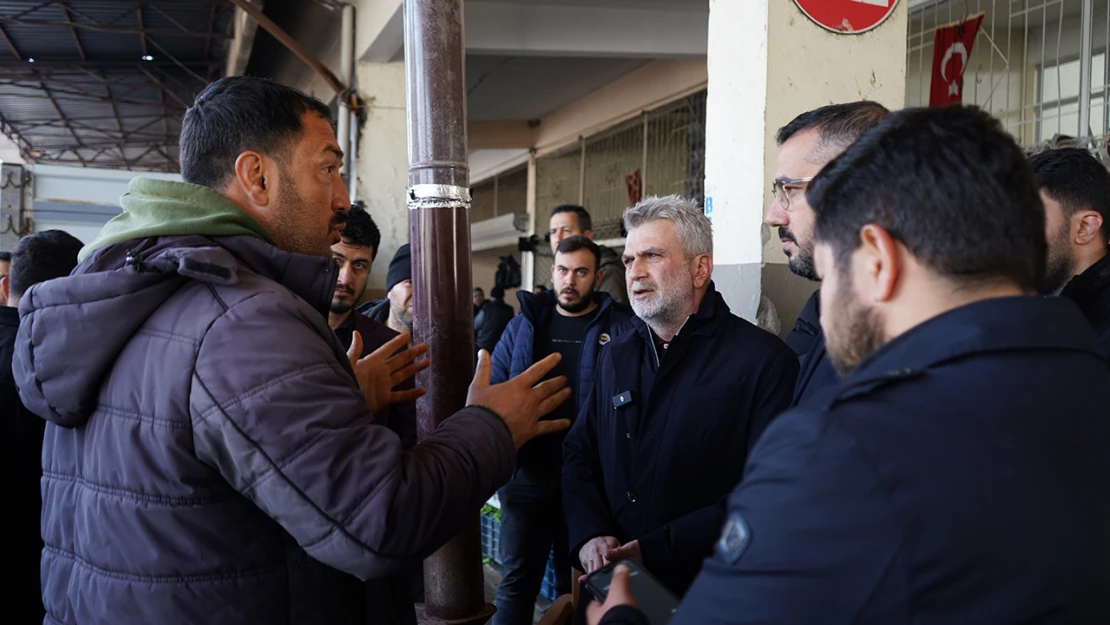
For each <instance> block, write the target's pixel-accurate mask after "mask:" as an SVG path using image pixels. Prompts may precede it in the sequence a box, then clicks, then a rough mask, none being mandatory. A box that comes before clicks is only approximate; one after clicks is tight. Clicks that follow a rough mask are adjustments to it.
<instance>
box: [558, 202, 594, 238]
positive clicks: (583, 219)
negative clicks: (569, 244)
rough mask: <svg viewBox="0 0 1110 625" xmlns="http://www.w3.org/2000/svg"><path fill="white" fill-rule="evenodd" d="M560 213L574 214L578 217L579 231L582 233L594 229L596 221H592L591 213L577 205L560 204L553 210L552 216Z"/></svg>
mask: <svg viewBox="0 0 1110 625" xmlns="http://www.w3.org/2000/svg"><path fill="white" fill-rule="evenodd" d="M559 213H574V214H575V215H577V216H578V229H579V230H581V231H582V232H585V231H587V230H593V229H594V220H593V219H590V212H589V211H587V210H586V209H584V208H582V207H581V206H579V205H577V204H560V205H558V206H556V207H555V208H553V209H551V216H552V217H554V216H555V215H558V214H559Z"/></svg>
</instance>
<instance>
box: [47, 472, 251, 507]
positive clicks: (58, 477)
mask: <svg viewBox="0 0 1110 625" xmlns="http://www.w3.org/2000/svg"><path fill="white" fill-rule="evenodd" d="M42 477H43V479H45V480H52V481H55V482H69V483H71V484H74V485H76V486H78V487H81V488H85V489H88V490H91V491H93V492H95V493H98V494H101V495H107V496H113V497H118V498H120V499H128V500H131V501H134V502H136V503H153V504H160V505H164V506H166V507H169V508H191V507H198V506H209V505H214V504H220V503H226V502H228V501H233V500H234V498H235V496H234V494H233V493H232V492H228V493H226V494H225V495H221V496H217V497H207V498H196V499H191V498H188V497H165V496H160V495H152V494H150V493H144V492H140V491H135V490H130V489H126V488H119V487H116V486H107V485H104V484H97V483H96V482H91V481H89V480H86V479H84V478H82V477H81V476H78V475H70V474H68V473H57V472H55V471H48V470H46V469H43V472H42Z"/></svg>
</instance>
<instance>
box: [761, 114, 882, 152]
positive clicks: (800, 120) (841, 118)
mask: <svg viewBox="0 0 1110 625" xmlns="http://www.w3.org/2000/svg"><path fill="white" fill-rule="evenodd" d="M889 113H890V111H888V110H887V108H886V107H885V106H883V105H882V104H879V103H878V102H872V101H870V100H860V101H859V102H848V103H845V104H829V105H828V106H822V107H821V108H816V109H813V110H812V111H807V112H805V113H802V114H801V115H799V116H797V117H795V118H794V120H793V121H791V122H790V123H789V124H787V125H785V126H783V127H782V128H779V132H778V134H777V135H776V136H775V140H776V141H778V144H779V145H782V144H784V143H786V142H787V141H789V140H790V137H793V136H794V135H796V134H798V133H799V132H802V131H805V130H809V129H811V128H817V129H819V131H820V136H821V140H820V143H819V144H818V147H817V150H816V152H817V153H825V152H826V151H827V150H829V149H835V151H836V152H837V153H839V152H841V151H843V150H844V149H845V148H847V147H848V146H849V145H852V144H853V143H855V142H856V141H858V140H859V138H860V137H862V136H863V135H864V134H865V133H866V132H867V131H868V130H871V129H872V128H874V127H875V126H876V125H878V123H879V122H881V121H883V118H885V117H886V116H887V115H888V114H889ZM829 160H831V159H829Z"/></svg>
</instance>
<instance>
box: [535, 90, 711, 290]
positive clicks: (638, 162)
mask: <svg viewBox="0 0 1110 625" xmlns="http://www.w3.org/2000/svg"><path fill="white" fill-rule="evenodd" d="M705 103H706V92H705V91H700V92H698V93H695V94H692V95H690V96H688V97H685V98H682V99H681V100H677V101H674V102H671V103H669V104H666V105H664V106H661V107H659V108H656V109H653V110H650V111H645V112H644V113H642V114H641V115H639V116H638V117H636V118H633V119H630V120H628V121H626V122H623V123H621V124H618V125H616V126H613V127H611V128H608V129H606V130H604V131H601V132H599V133H597V134H594V135H591V136H589V137H583V138H582V139H580V140H579V141H578V142H577V143H574V144H572V145H570V146H568V147H566V148H564V149H562V150H559V151H558V152H555V153H552V154H549V155H546V156H542V157H540V158H537V159H536V210H537V215H536V231H537V232H536V233H537V234H539V235H541V236H543V234H544V233H545V232H546V230H547V216H548V214H549V211H550V210H551V209H552V208H554V207H555V206H558V205H559V204H580V205H582V206H584V207H585V208H586V210H588V211H590V217H591V218H592V219H593V226H594V238H595V239H597V240H601V241H605V240H610V241H612V240H614V239H620V238H622V237H623V236H624V235H623V232H622V229H621V216H622V215H623V213H624V209H626V208H628V207H629V206H630V204H631V199H632V198H633V197H635V195H634V193H630V190H629V186H630V184H632V185H635V184H637V183H638V184H639V185H640V188H641V194H640V195H641V197H646V196H648V195H670V194H677V195H681V196H684V197H689V198H693V199H695V200H697V202H698V203H699V204H700V203H701V202H702V201H703V200H704V198H705ZM617 247H619V245H618V246H617ZM533 258H534V264H533V267H534V273H533V275H534V277H535V284H549V283H550V276H551V263H552V261H553V260H554V259H553V257H552V255H551V252H550V251H549V250H547V249H542V250H537V252H535V253H534V254H533Z"/></svg>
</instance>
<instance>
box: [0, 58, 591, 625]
mask: <svg viewBox="0 0 1110 625" xmlns="http://www.w3.org/2000/svg"><path fill="white" fill-rule="evenodd" d="M180 143H181V168H182V177H183V178H184V179H185V180H186V181H188V182H185V183H181V182H172V181H163V180H153V179H144V178H136V179H135V180H133V181H132V182H131V185H130V192H129V193H128V194H126V195H124V197H123V198H122V199H121V204H122V206H123V211H124V212H123V213H122V214H121V215H120V216H118V217H116V218H115V219H113V220H112V221H111V222H110V223H109V224H108V225H107V226H105V228H104V230H103V231H102V232H101V235H100V237H99V238H98V239H97V240H96V241H94V242H93V243H91V244H90V245H89V246H87V247H86V248H85V249H84V250H83V251H82V255H81V264H80V265H79V266H78V267H77V268H76V269H75V270H74V272H73V274H72V275H71V276H69V277H66V278H62V279H60V280H54V281H51V282H49V283H44V284H41V285H38V286H35V287H33V288H31V289H30V290H29V291H28V292H27V293H26V294H25V295H24V297H23V298H22V301H21V303H20V314H21V323H20V330H19V340H18V342H17V344H16V353H15V357H14V362H13V369H14V377H15V380H16V383H17V385H18V386H19V390H20V396H21V397H22V399H23V402H24V404H25V405H26V406H27V408H28V409H30V410H31V411H32V412H34V413H35V414H38V415H39V416H41V417H43V418H45V419H46V420H47V421H48V424H47V427H46V433H45V437H44V444H43V481H42V484H43V485H42V495H43V511H42V534H43V540H44V543H45V547H44V548H43V555H42V584H43V602H44V604H45V607H46V618H45V621H44V622H45V623H50V624H55V623H64V624H67V625H68V624H77V623H81V624H89V623H111V624H112V625H131V624H135V625H138V624H147V623H159V624H164V625H171V624H173V625H176V624H191V623H197V624H200V623H204V624H207V625H225V624H226V625H232V624H235V625H238V624H242V623H251V624H253V625H265V624H271V623H273V624H278V623H281V624H287V623H297V624H305V623H321V624H322V623H329V624H356V623H375V624H377V623H389V622H391V621H393V620H397V619H398V618H404V619H406V620H407V619H408V618H409V617H410V616H411V609H412V608H411V606H407V607H406V606H395V607H396V608H397V610H395V612H396V613H393V614H367V608H366V596H365V593H366V588H365V585H364V584H363V583H362V581H363V580H368V579H375V578H381V577H385V576H388V575H390V574H391V573H394V572H396V571H399V570H404V569H405V568H409V567H412V566H414V565H415V564H416V563H417V562H419V561H420V560H421V559H422V558H424V557H426V556H427V555H429V554H430V553H432V552H433V551H434V550H435V549H436V548H438V547H439V546H440V545H442V544H443V543H444V542H445V541H446V540H447V539H448V538H450V537H451V536H452V535H454V534H456V533H457V532H458V531H459V530H461V529H462V527H463V526H464V525H465V524H466V523H468V522H471V521H472V520H473V519H474V515H475V514H477V512H478V509H479V508H480V506H481V505H482V503H483V502H484V501H485V500H486V499H487V498H488V497H489V496H491V495H492V494H493V492H494V491H495V490H496V488H497V487H498V486H500V485H501V484H503V483H505V481H506V480H507V479H508V477H509V475H510V472H511V471H512V468H513V460H514V457H515V450H516V449H517V448H519V447H520V446H521V445H523V444H524V443H525V442H527V441H528V440H530V439H532V438H533V437H535V436H537V435H541V434H545V433H548V432H552V431H557V430H559V429H562V428H565V427H566V426H567V423H566V422H565V421H564V422H562V423H552V422H549V421H544V422H542V423H541V422H539V421H538V420H539V417H540V416H541V415H543V414H546V413H547V412H549V411H550V410H552V409H554V408H555V407H556V406H557V405H558V404H559V403H561V402H562V401H563V400H565V399H566V398H567V396H568V395H569V390H566V389H561V388H560V387H562V386H564V384H565V381H563V380H556V381H554V382H545V383H543V384H539V385H538V386H535V387H534V386H533V385H535V384H536V383H537V382H539V380H541V379H542V377H543V376H544V375H545V374H546V373H547V371H548V370H550V368H551V367H552V366H553V365H554V364H555V361H556V359H552V360H549V361H546V362H543V363H541V364H540V366H537V367H533V368H532V369H531V370H529V371H528V372H526V373H525V374H523V375H521V376H518V377H517V378H515V379H513V380H511V381H509V382H506V383H504V384H501V385H498V386H495V387H490V386H489V383H488V379H489V356H488V354H484V355H483V357H482V360H481V361H480V362H479V367H478V368H479V372H478V375H477V376H476V378H475V381H474V384H473V385H472V386H471V389H470V395H469V397H468V400H467V404H468V407H467V408H465V409H463V410H461V411H459V412H458V413H456V414H455V415H454V416H452V417H451V418H450V419H447V420H446V421H445V422H444V423H443V425H442V426H440V428H439V429H438V430H437V431H436V432H435V433H433V434H432V435H430V436H428V437H427V438H426V439H425V440H424V441H422V442H421V443H420V444H419V445H417V446H416V447H415V448H413V449H411V450H404V449H402V444H401V441H400V439H399V438H398V437H397V435H396V434H394V433H393V432H392V431H390V430H389V429H388V428H386V427H382V426H379V425H375V424H374V423H373V416H372V415H373V413H374V412H375V411H377V410H380V409H382V408H383V407H385V406H386V405H388V404H391V403H396V402H398V401H406V400H411V399H414V398H415V397H416V396H418V395H419V394H420V393H421V392H422V391H421V390H420V389H415V390H412V391H408V392H394V391H391V389H393V388H395V387H396V386H397V384H399V383H400V382H402V381H403V380H404V379H407V378H409V377H411V376H412V375H413V374H414V373H415V372H416V371H417V370H419V369H420V368H421V365H420V364H418V363H414V359H415V358H416V357H418V356H419V355H420V354H421V353H423V351H425V350H426V347H424V346H415V347H412V348H407V349H406V348H405V347H404V346H405V345H406V344H407V342H408V341H409V336H408V335H407V334H402V335H400V336H398V337H397V338H395V339H394V340H392V341H390V342H388V343H386V344H385V345H384V346H383V347H382V348H380V349H379V350H377V351H376V352H374V353H373V354H371V355H370V356H368V357H366V358H364V359H361V360H357V359H356V357H355V355H358V354H359V353H360V350H361V344H360V343H361V340H360V339H359V338H357V335H356V337H355V338H353V343H354V344H353V345H352V346H351V348H350V350H349V352H348V353H349V354H351V356H348V353H344V351H345V350H344V348H343V346H342V345H341V344H340V343H339V341H338V339H337V338H336V337H335V334H334V333H333V332H332V331H331V329H330V328H329V327H328V323H327V312H328V308H329V305H330V301H331V299H332V295H333V293H334V291H335V285H336V275H337V269H336V264H335V263H334V262H333V261H332V260H331V258H330V255H331V245H333V244H334V243H337V242H338V241H340V231H341V230H342V228H343V224H344V221H345V218H346V215H345V212H346V211H347V209H348V206H349V201H348V199H347V194H346V191H345V189H344V186H343V182H342V180H341V179H340V177H339V166H340V164H341V163H342V160H341V159H342V152H341V151H340V149H339V146H338V144H337V143H336V141H335V133H334V130H333V128H332V125H331V121H330V118H329V115H328V109H327V107H326V106H325V105H324V104H322V103H321V102H319V101H317V100H315V99H313V98H310V97H308V96H305V95H304V94H302V93H300V92H298V91H296V90H293V89H290V88H288V87H284V86H281V85H278V84H274V83H271V82H269V81H266V80H262V79H257V78H251V77H244V76H240V77H234V78H225V79H222V80H218V81H216V82H213V83H212V84H211V85H209V86H208V87H207V88H206V89H205V90H204V91H203V92H202V93H201V94H200V95H199V96H198V97H197V100H196V102H195V103H194V104H193V106H192V107H191V108H190V109H189V110H188V111H187V112H186V113H185V118H184V120H183V125H182V132H181V142H180ZM394 354H397V355H395V356H394ZM390 356H392V357H390ZM405 612H407V613H408V614H403V613H405Z"/></svg>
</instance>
